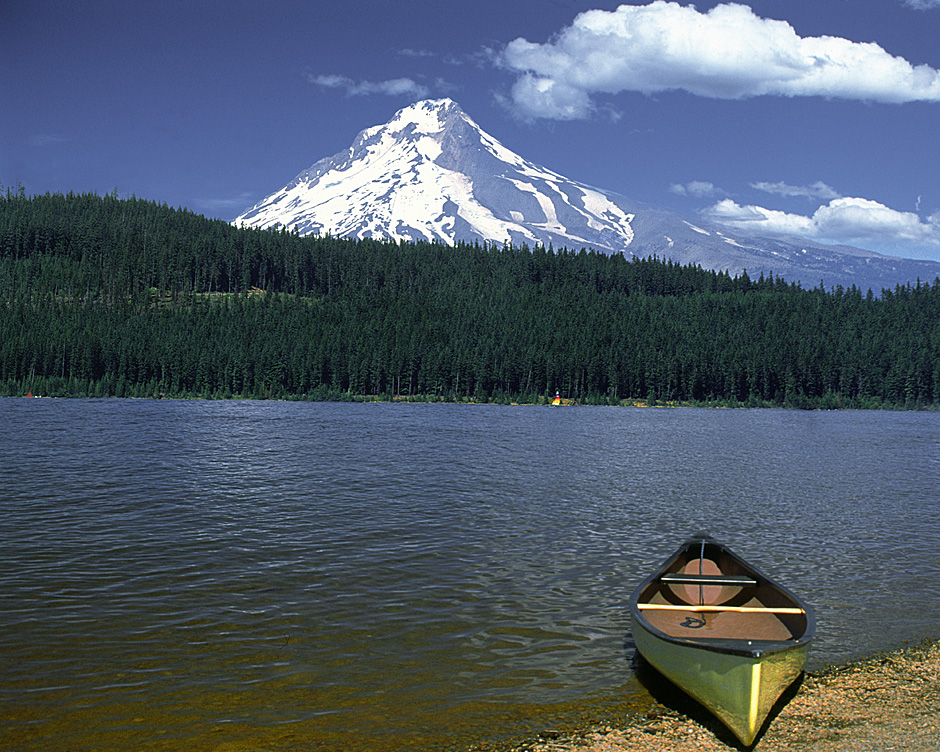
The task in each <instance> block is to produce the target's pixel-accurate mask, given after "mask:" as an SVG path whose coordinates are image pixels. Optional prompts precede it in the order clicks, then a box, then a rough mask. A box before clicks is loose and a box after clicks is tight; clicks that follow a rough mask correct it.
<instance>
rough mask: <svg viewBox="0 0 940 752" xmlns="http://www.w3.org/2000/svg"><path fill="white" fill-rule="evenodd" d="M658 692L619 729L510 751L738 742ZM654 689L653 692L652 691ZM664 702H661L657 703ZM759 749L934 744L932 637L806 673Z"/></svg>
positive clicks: (920, 750) (719, 746) (580, 751)
mask: <svg viewBox="0 0 940 752" xmlns="http://www.w3.org/2000/svg"><path fill="white" fill-rule="evenodd" d="M675 694H676V693H675V692H674V691H670V692H664V693H661V694H659V696H658V697H657V698H656V699H657V701H656V702H655V703H654V704H653V706H652V708H651V709H650V711H649V712H648V713H647V717H646V718H645V719H641V720H639V721H637V722H636V723H635V724H631V725H630V726H628V727H626V728H619V729H614V728H603V729H593V730H588V731H585V732H583V733H580V734H576V735H560V736H558V737H556V738H551V739H548V738H544V737H543V738H540V739H537V740H534V741H532V742H530V743H526V744H523V745H519V746H516V747H514V748H513V749H514V750H517V751H518V752H727V750H729V749H732V750H733V749H738V750H740V749H744V748H742V747H741V746H740V745H739V744H738V743H737V742H736V741H735V739H734V738H733V737H732V736H731V734H730V732H728V731H727V730H726V729H724V728H723V727H722V726H721V724H720V723H719V722H718V721H717V720H714V719H713V718H712V717H711V716H710V715H709V714H707V713H705V712H699V709H698V706H697V705H695V704H694V703H691V702H688V701H686V700H685V699H684V698H678V699H676V698H675ZM654 696H655V694H654ZM664 702H665V704H663V703H664ZM751 749H753V750H755V752H756V751H758V750H759V751H760V752H797V751H799V752H805V751H806V750H814V752H816V751H818V752H837V751H839V752H841V751H842V750H845V751H846V752H849V751H851V752H884V751H886V750H913V752H937V750H940V640H938V641H936V642H933V643H928V644H924V645H921V646H918V647H912V648H904V649H901V650H897V651H893V652H891V653H883V654H880V655H877V656H875V657H873V658H868V659H865V660H861V661H856V662H853V663H850V664H848V665H845V666H838V667H826V668H824V669H821V670H819V671H815V672H811V673H808V674H806V675H805V676H804V678H803V680H802V682H801V683H800V684H799V686H798V687H796V688H795V691H791V692H790V694H789V702H787V703H786V704H783V705H782V706H779V705H778V707H777V708H775V710H774V712H773V713H772V714H771V718H770V721H769V723H768V724H767V725H765V727H764V730H763V733H762V734H761V735H760V736H759V737H758V740H757V742H756V743H755V744H754V746H753V747H751Z"/></svg>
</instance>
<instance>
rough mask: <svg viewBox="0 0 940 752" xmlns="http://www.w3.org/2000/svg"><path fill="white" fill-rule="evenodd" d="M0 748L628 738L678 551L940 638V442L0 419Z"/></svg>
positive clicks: (665, 415) (719, 427)
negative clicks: (718, 559)
mask: <svg viewBox="0 0 940 752" xmlns="http://www.w3.org/2000/svg"><path fill="white" fill-rule="evenodd" d="M0 462H2V467H0V510H2V515H0V544H2V552H3V556H2V560H0V667H2V670H0V747H2V748H4V749H17V750H45V749H50V748H57V749H70V750H80V749H100V748H105V747H107V748H109V749H126V750H137V749H153V750H163V749H180V748H186V749H188V750H202V749H206V750H209V749H219V750H223V749H227V750H233V749H239V750H242V749H265V750H267V749H285V748H298V749H314V750H352V751H355V750H363V751H366V750H369V751H371V750H395V749H407V750H441V749H466V748H467V747H469V746H470V745H471V744H484V745H486V744H496V743H501V742H505V741H507V740H512V739H515V738H522V737H525V736H526V735H531V734H534V733H536V732H538V731H541V730H543V729H545V728H558V727H570V726H577V725H578V724H581V723H584V724H588V723H592V722H595V721H598V720H604V719H619V718H623V717H625V716H629V714H630V713H631V712H634V711H635V710H636V709H637V708H639V707H642V705H643V703H644V702H645V701H646V697H647V695H646V693H645V690H644V689H643V687H642V686H641V684H639V683H638V682H637V681H636V679H635V678H634V674H633V668H634V663H633V661H634V650H633V644H632V641H631V638H630V634H629V618H628V612H627V608H626V601H627V598H628V596H629V593H630V591H631V590H632V588H633V586H634V584H635V583H636V582H637V581H638V580H639V579H640V578H641V576H643V575H645V574H646V573H648V572H649V570H650V569H651V568H652V567H654V566H656V565H657V564H659V563H660V562H661V561H662V560H663V559H664V558H665V557H666V556H667V555H668V554H670V553H671V552H672V551H673V550H674V549H675V548H676V547H678V545H679V543H681V541H682V540H683V539H684V538H685V537H686V536H687V535H688V534H690V533H694V532H699V531H707V532H710V533H711V534H712V535H714V536H715V537H716V538H718V539H719V540H721V541H722V542H725V543H727V544H729V545H730V546H731V547H732V548H734V549H735V550H736V551H737V552H738V553H740V554H741V555H742V556H744V557H745V558H748V559H750V560H752V561H753V562H754V563H755V564H758V565H759V566H761V567H762V568H763V569H765V570H766V571H767V572H768V573H770V574H771V575H773V576H775V577H776V579H778V580H780V581H781V582H783V583H784V584H786V585H788V586H790V587H791V588H792V589H793V590H795V591H797V592H798V593H800V594H801V595H803V596H805V597H806V599H807V600H809V601H810V602H811V603H812V604H813V605H814V606H815V607H816V610H817V617H818V620H819V628H818V637H817V641H816V643H815V644H814V647H813V652H812V653H811V658H810V667H817V668H818V667H820V666H821V665H823V664H825V663H834V662H842V661H845V660H848V659H852V658H856V657H860V656H863V655H866V654H869V653H872V652H875V651H878V650H882V649H890V648H895V647H899V646H901V645H903V644H905V643H907V642H917V641H920V640H922V639H924V638H928V637H934V638H935V637H938V636H940V525H938V505H940V414H936V413H881V412H878V413H875V412H791V411H779V410H698V409H677V410H668V409H642V408H603V407H583V408H581V407H563V408H549V407H525V406H519V407H514V406H473V405H420V404H329V403H275V402H199V401H191V402H185V401H179V402H173V401H143V400H141V401H136V400H134V401H130V400H129V401H123V400H38V399H33V400H30V399H0Z"/></svg>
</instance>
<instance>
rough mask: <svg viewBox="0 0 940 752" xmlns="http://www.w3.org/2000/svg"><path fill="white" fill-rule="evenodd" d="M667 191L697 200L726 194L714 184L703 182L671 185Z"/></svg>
mask: <svg viewBox="0 0 940 752" xmlns="http://www.w3.org/2000/svg"><path fill="white" fill-rule="evenodd" d="M669 190H670V191H672V192H673V193H676V194H678V195H680V196H696V197H698V198H707V197H710V196H723V195H725V193H726V192H725V191H723V190H721V188H718V187H717V186H716V185H715V184H714V183H709V182H707V181H705V180H691V181H689V182H688V183H673V184H672V185H670V186H669Z"/></svg>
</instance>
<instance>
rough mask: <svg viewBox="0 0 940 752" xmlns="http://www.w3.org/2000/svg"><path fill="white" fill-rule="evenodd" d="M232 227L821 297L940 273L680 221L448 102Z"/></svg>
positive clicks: (351, 152) (309, 176)
mask: <svg viewBox="0 0 940 752" xmlns="http://www.w3.org/2000/svg"><path fill="white" fill-rule="evenodd" d="M233 223H234V224H236V225H244V226H249V227H256V228H274V227H279V226H280V227H285V228H289V229H292V230H293V229H296V230H297V231H298V232H299V233H300V234H301V235H308V234H311V233H313V234H326V233H329V234H331V235H333V236H335V237H351V238H392V239H395V240H428V241H441V242H445V243H453V242H455V241H458V240H464V241H474V240H477V241H480V242H489V243H500V244H501V243H503V242H509V243H512V244H514V245H522V244H523V243H525V244H527V245H529V246H533V245H536V244H542V245H544V246H548V245H550V244H551V245H553V246H554V247H555V248H562V247H566V248H569V249H578V250H580V249H581V248H592V249H594V250H597V251H601V252H604V253H624V254H625V255H627V256H631V255H632V256H637V257H641V258H645V257H647V256H651V255H653V254H656V255H657V256H659V257H660V258H669V259H672V260H674V261H677V262H679V263H682V264H699V265H701V266H702V267H704V268H706V269H713V270H716V271H728V272H730V273H731V274H733V275H736V274H740V273H741V272H742V271H744V270H747V272H748V274H749V275H750V276H751V277H757V276H758V275H759V274H761V273H763V274H767V273H771V272H772V273H773V274H774V275H775V276H782V277H784V278H785V279H787V280H788V281H796V282H800V283H801V284H802V285H803V286H804V287H815V286H816V285H818V284H819V283H820V282H823V283H824V284H825V285H826V287H827V288H829V287H833V286H835V285H837V284H841V285H842V286H843V287H849V286H850V285H852V284H855V285H856V286H858V287H860V288H861V289H863V290H865V289H868V288H869V287H871V288H873V289H874V290H875V291H876V292H879V291H880V290H881V288H882V287H893V286H894V285H895V284H898V283H902V284H903V283H905V282H908V281H913V280H914V279H916V278H917V277H920V279H922V280H931V281H932V280H933V279H934V277H936V276H938V275H940V264H937V263H935V262H928V261H913V260H910V259H900V258H894V257H889V256H882V255H880V254H877V253H873V252H870V251H862V250H859V249H857V248H849V247H846V246H838V247H833V246H823V245H819V244H814V243H810V242H807V241H801V240H799V239H796V238H792V237H766V236H755V235H748V234H746V233H744V232H741V231H737V230H735V231H732V230H729V229H728V228H724V227H721V226H718V225H714V224H711V223H707V222H702V221H698V220H696V221H695V222H694V223H692V222H688V221H686V220H685V219H682V218H681V217H679V216H678V215H676V214H673V213H672V212H668V211H665V210H662V209H657V208H655V207H651V206H647V205H644V204H640V203H637V202H634V201H631V200H630V199H627V198H625V197H623V196H619V195H617V194H614V193H610V192H607V191H602V190H599V189H597V188H592V187H590V186H587V185H583V184H581V183H577V182H575V181H572V180H569V179H567V178H565V177H563V176H561V175H559V174H557V173H555V172H552V171H551V170H548V169H546V168H544V167H541V166H539V165H536V164H533V163H532V162H529V161H528V160H526V159H523V158H522V157H520V156H519V155H518V154H515V153H513V152H512V151H510V150H509V149H507V148H505V147H504V146H502V144H500V143H499V142H498V141H497V140H496V139H495V138H493V137H492V136H490V135H489V134H488V133H486V132H484V131H483V130H482V129H481V128H480V127H479V126H478V125H477V124H476V123H475V122H474V121H473V120H471V119H470V117H469V116H468V115H467V114H466V113H464V111H463V110H461V109H460V107H459V106H458V105H457V104H456V103H455V102H453V101H451V100H450V99H440V100H427V101H423V102H417V103H416V104H413V105H411V106H409V107H405V108H404V109H402V110H400V111H398V112H397V113H396V114H395V116H394V117H393V118H392V119H391V120H390V121H389V122H388V123H386V124H384V125H377V126H373V127H371V128H366V129H365V130H364V131H362V132H361V133H359V135H358V136H357V137H356V139H355V141H354V142H353V144H352V146H350V147H349V149H347V150H346V151H343V152H340V153H339V154H336V155H334V156H332V157H328V158H326V159H321V160H320V161H319V162H317V163H316V164H314V165H313V166H312V167H310V168H309V169H307V170H304V171H303V172H301V173H300V174H299V175H297V177H296V178H294V179H293V180H292V181H291V182H290V183H288V184H287V185H286V186H284V187H283V188H282V189H280V190H279V191H276V192H275V193H272V194H271V195H270V196H268V197H267V198H265V199H263V200H262V201H261V202H259V203H258V204H256V205H255V206H253V207H251V208H250V209H248V210H247V211H246V212H244V213H243V214H241V215H240V216H239V217H237V218H236V219H235V220H234V222H233Z"/></svg>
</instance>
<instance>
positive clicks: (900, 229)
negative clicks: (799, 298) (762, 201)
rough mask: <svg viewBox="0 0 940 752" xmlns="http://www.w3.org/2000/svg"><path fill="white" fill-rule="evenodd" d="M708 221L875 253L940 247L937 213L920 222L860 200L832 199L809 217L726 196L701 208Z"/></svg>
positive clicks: (863, 199) (939, 216)
mask: <svg viewBox="0 0 940 752" xmlns="http://www.w3.org/2000/svg"><path fill="white" fill-rule="evenodd" d="M703 214H705V215H706V216H707V217H709V218H710V219H712V220H714V221H716V222H719V223H721V224H724V225H728V226H731V227H737V228H738V229H741V230H753V231H759V232H766V233H782V234H786V235H798V236H800V237H804V238H809V239H813V240H818V241H821V242H829V243H845V244H848V245H856V246H860V247H863V248H871V249H873V250H881V251H887V252H891V251H908V252H910V251H921V252H923V251H926V250H931V251H933V252H935V251H936V249H937V248H940V212H937V213H936V214H934V215H932V216H931V217H928V219H927V220H926V221H923V220H921V218H920V217H919V216H918V215H917V214H914V213H913V212H899V211H896V210H894V209H891V208H889V207H887V206H885V205H884V204H880V203H878V202H877V201H872V200H870V199H865V198H837V199H833V200H832V201H830V202H829V203H828V204H825V205H823V206H820V207H819V208H818V209H817V210H816V211H815V212H814V213H813V215H812V216H811V217H804V216H802V215H800V214H789V213H787V212H781V211H775V210H772V209H765V208H764V207H761V206H741V205H739V204H737V203H735V202H734V201H732V200H731V199H724V200H723V201H719V202H718V203H717V204H715V205H714V206H712V207H710V208H709V209H706V210H705V211H704V212H703Z"/></svg>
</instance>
